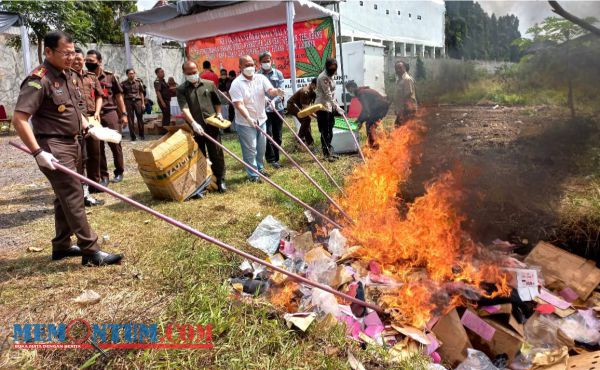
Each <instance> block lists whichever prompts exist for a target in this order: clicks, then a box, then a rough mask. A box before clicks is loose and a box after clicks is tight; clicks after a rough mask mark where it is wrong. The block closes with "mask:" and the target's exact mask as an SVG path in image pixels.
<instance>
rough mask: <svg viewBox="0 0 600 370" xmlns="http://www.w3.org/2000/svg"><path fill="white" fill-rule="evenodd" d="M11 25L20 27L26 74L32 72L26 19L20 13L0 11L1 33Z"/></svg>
mask: <svg viewBox="0 0 600 370" xmlns="http://www.w3.org/2000/svg"><path fill="white" fill-rule="evenodd" d="M11 27H19V31H20V33H21V52H22V53H23V63H24V64H23V66H24V69H25V74H29V72H31V57H30V55H29V35H28V34H27V27H26V26H25V21H24V20H23V18H22V17H21V15H20V14H17V13H11V12H3V11H0V33H1V32H4V31H6V30H8V29H9V28H11Z"/></svg>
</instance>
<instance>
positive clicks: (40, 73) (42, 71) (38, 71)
mask: <svg viewBox="0 0 600 370" xmlns="http://www.w3.org/2000/svg"><path fill="white" fill-rule="evenodd" d="M46 73H48V68H46V67H44V66H42V65H39V66H37V67H36V68H35V69H34V70H33V71H31V75H32V76H34V77H39V78H42V77H44V76H45V75H46Z"/></svg>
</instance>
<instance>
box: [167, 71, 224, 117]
mask: <svg viewBox="0 0 600 370" xmlns="http://www.w3.org/2000/svg"><path fill="white" fill-rule="evenodd" d="M177 103H178V104H179V108H181V110H183V109H184V108H188V109H189V110H190V113H191V114H192V117H194V120H196V122H198V123H201V124H202V125H204V124H205V123H204V119H205V118H208V117H210V116H212V115H213V114H215V105H221V101H220V100H219V96H218V95H217V91H216V88H215V84H214V83H213V82H212V81H210V80H203V79H200V80H199V82H198V84H197V85H196V86H194V84H192V83H190V82H188V81H186V82H185V83H182V84H181V85H179V86H178V87H177Z"/></svg>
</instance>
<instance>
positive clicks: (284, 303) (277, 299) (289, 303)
mask: <svg viewBox="0 0 600 370" xmlns="http://www.w3.org/2000/svg"><path fill="white" fill-rule="evenodd" d="M297 291H298V284H297V283H295V282H293V281H289V280H286V282H285V283H284V285H283V287H281V288H273V289H272V290H271V303H273V305H274V306H275V307H278V308H281V309H284V310H285V311H287V312H295V311H296V310H297V309H298V303H297V302H296V301H295V300H294V297H295V295H296V292H297Z"/></svg>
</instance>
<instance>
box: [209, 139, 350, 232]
mask: <svg viewBox="0 0 600 370" xmlns="http://www.w3.org/2000/svg"><path fill="white" fill-rule="evenodd" d="M202 136H203V137H205V138H206V139H208V140H210V141H212V142H213V143H215V145H217V146H219V147H220V148H221V149H223V150H224V151H226V152H227V154H229V155H231V156H232V157H233V158H234V159H235V160H236V161H238V162H240V163H241V164H243V165H244V166H246V168H248V169H249V170H250V171H252V172H254V173H255V174H256V175H258V176H259V177H260V178H261V179H263V180H264V181H266V182H267V183H269V184H270V185H271V186H273V187H274V188H275V189H277V190H279V191H281V192H282V193H284V194H285V195H287V196H288V197H290V198H291V199H292V200H294V201H295V202H296V203H298V204H300V205H301V206H302V207H304V208H306V209H307V210H309V211H311V212H313V213H315V214H316V215H318V216H319V217H320V218H321V219H322V220H324V221H327V222H329V223H331V224H332V225H333V226H335V227H337V228H338V229H339V228H342V226H341V225H340V224H338V223H337V222H335V221H333V220H332V219H331V218H329V217H327V216H325V215H324V214H323V213H321V212H319V211H317V210H316V209H314V208H313V207H311V206H309V205H308V204H307V203H305V202H303V201H302V200H300V198H298V197H296V196H295V195H293V194H292V193H290V192H289V191H287V190H285V189H284V188H282V187H281V186H279V185H277V184H276V183H275V182H274V181H273V180H271V179H270V178H268V177H267V176H265V175H263V174H262V173H260V171H259V170H257V169H256V168H254V167H252V165H251V164H249V163H246V162H244V160H243V159H241V158H240V157H238V156H237V155H236V154H235V153H234V152H232V151H231V150H229V149H228V148H227V147H226V146H225V145H223V144H221V143H219V142H218V141H217V140H215V139H213V138H212V137H210V136H209V135H202Z"/></svg>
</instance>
